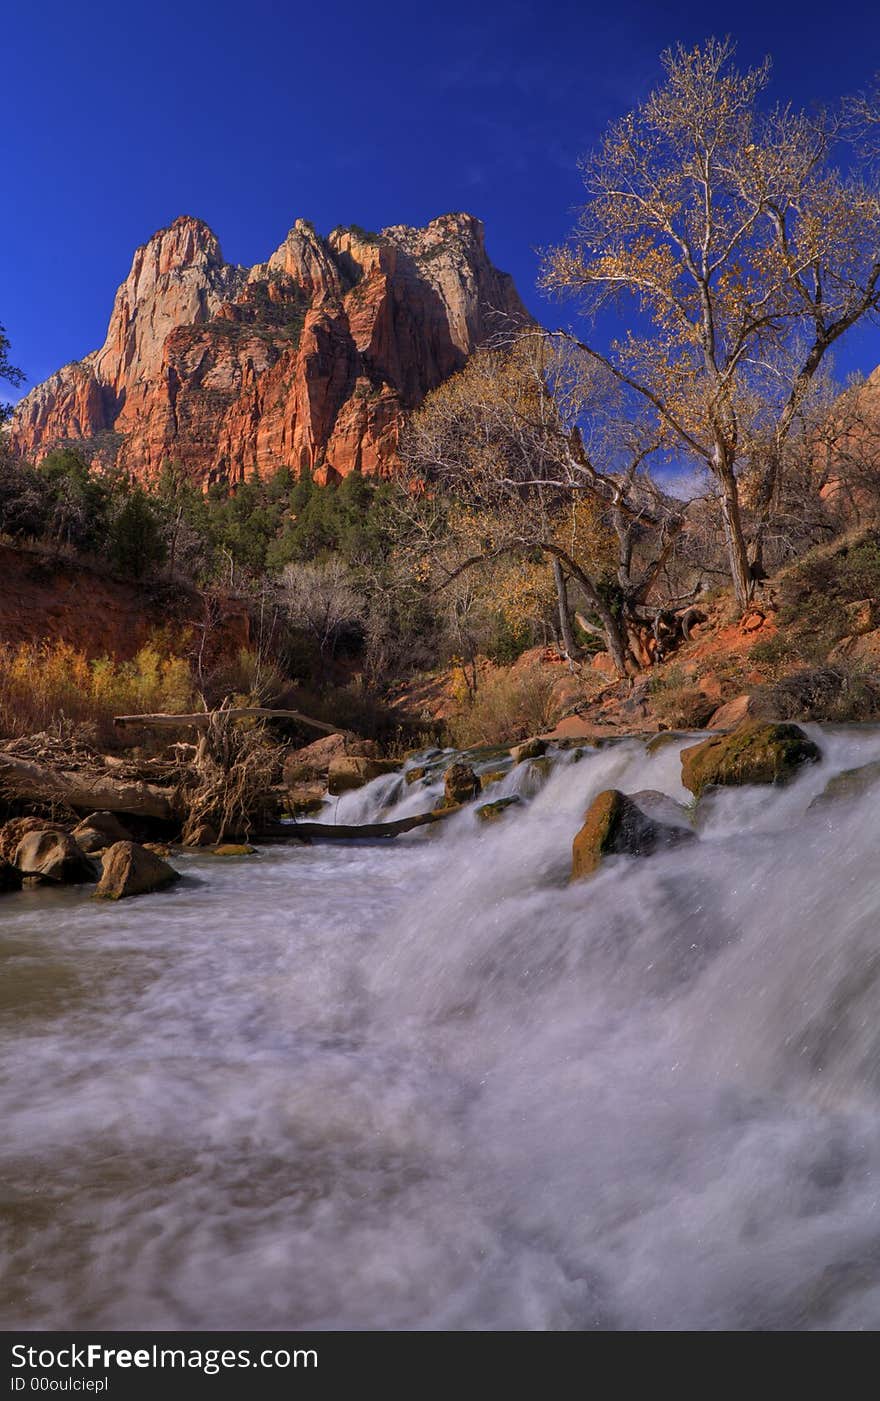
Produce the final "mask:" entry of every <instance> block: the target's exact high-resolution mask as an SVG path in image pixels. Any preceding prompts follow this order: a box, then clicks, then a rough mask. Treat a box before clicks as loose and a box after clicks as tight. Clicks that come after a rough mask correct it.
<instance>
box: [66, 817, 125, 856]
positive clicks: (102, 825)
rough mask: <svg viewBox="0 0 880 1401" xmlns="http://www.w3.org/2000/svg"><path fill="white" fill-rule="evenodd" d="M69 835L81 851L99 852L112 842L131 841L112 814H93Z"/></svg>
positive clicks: (85, 818) (84, 819)
mask: <svg viewBox="0 0 880 1401" xmlns="http://www.w3.org/2000/svg"><path fill="white" fill-rule="evenodd" d="M71 835H72V836H73V839H74V841H75V842H77V843H78V845H79V846H81V847H82V849H83V851H100V850H101V848H102V847H105V846H112V845H113V843H114V842H129V841H131V832H129V831H128V830H127V829H126V828H125V827H123V825H122V823H121V822H120V821H119V818H118V817H117V816H116V814H115V813H113V812H93V813H92V814H91V816H90V817H84V818H83V820H82V822H80V823H78V824H77V826H76V827H74V829H73V832H72V834H71ZM98 838H100V840H97V839H98ZM86 843H88V845H87V844H86Z"/></svg>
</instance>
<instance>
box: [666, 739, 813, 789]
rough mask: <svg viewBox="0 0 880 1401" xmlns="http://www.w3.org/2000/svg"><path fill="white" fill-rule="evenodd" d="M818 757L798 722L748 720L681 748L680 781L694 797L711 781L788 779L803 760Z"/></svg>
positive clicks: (722, 784)
mask: <svg viewBox="0 0 880 1401" xmlns="http://www.w3.org/2000/svg"><path fill="white" fill-rule="evenodd" d="M820 758H821V754H820V751H819V748H818V746H817V745H815V744H814V743H813V741H812V740H811V739H808V738H807V736H806V735H805V734H804V732H803V730H802V729H800V728H799V726H797V725H791V724H787V723H786V724H780V723H772V722H771V723H769V724H759V723H758V722H756V721H749V722H747V723H746V724H745V725H740V727H739V729H736V730H734V731H733V733H732V734H728V735H717V736H715V735H713V736H712V738H711V739H705V740H703V741H702V742H701V743H700V744H694V745H690V746H689V747H688V748H687V749H683V750H682V751H681V781H682V783H683V784H684V786H685V788H689V789H690V791H691V792H692V793H693V794H694V796H695V797H699V796H700V794H701V793H702V792H703V790H704V789H705V788H708V787H709V786H710V785H717V786H719V787H731V786H740V785H742V784H746V783H787V782H788V781H789V780H790V779H792V778H794V776H795V774H796V773H797V771H798V769H800V768H801V766H802V765H803V764H814V763H816V762H817V761H818V760H819V759H820Z"/></svg>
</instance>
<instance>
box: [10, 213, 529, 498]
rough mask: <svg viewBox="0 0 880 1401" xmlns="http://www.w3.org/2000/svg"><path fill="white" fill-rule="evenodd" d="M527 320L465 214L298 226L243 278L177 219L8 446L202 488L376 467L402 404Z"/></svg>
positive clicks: (27, 411) (388, 458)
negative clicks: (168, 467) (380, 225)
mask: <svg viewBox="0 0 880 1401" xmlns="http://www.w3.org/2000/svg"><path fill="white" fill-rule="evenodd" d="M527 319H528V318H527V316H526V313H525V311H524V309H523V307H522V303H521V302H520V300H519V297H518V295H517V293H516V290H515V288H514V286H513V283H512V281H511V279H510V278H509V277H508V276H507V275H506V274H504V273H500V272H498V271H497V269H495V268H494V267H493V266H492V264H491V262H490V261H489V258H488V256H487V254H486V250H485V245H484V241H483V226H482V224H481V223H480V221H479V220H478V219H475V218H473V217H472V216H471V215H469V214H447V215H444V216H443V217H442V218H440V219H435V220H433V221H432V222H431V223H430V224H429V225H428V226H427V227H426V228H424V229H412V228H407V227H405V226H403V225H396V226H394V227H393V228H388V229H385V230H383V232H382V233H381V234H378V235H374V234H365V233H364V232H363V231H361V230H356V229H337V230H335V231H334V232H333V233H332V234H330V235H329V237H328V238H321V237H320V236H319V235H318V234H316V233H315V231H314V229H313V228H312V226H311V225H310V224H308V223H307V222H306V221H305V220H302V219H300V220H297V222H296V224H295V225H294V227H293V228H292V229H291V230H290V232H289V234H288V235H287V237H286V238H285V240H284V242H283V243H282V244H281V246H280V247H279V248H277V249H276V250H275V252H274V253H273V254H272V255H271V257H270V258H269V259H268V261H267V262H266V263H261V264H258V265H257V266H256V267H254V268H251V269H250V270H248V269H245V268H239V267H233V266H231V265H230V264H228V263H225V262H224V261H223V257H222V254H221V251H220V245H219V244H218V242H217V239H216V238H215V236H214V234H213V233H212V232H211V230H210V229H209V228H208V227H207V225H206V224H204V223H202V221H201V220H199V219H192V218H189V217H184V218H180V219H177V220H175V222H174V223H173V224H172V225H171V226H170V228H168V229H163V230H161V231H160V232H159V233H157V234H155V235H154V236H153V238H151V239H150V240H149V242H148V243H146V244H144V246H143V247H142V248H139V249H138V250H137V252H136V253H135V256H134V261H133V263H132V267H131V271H130V273H129V275H128V277H127V278H126V280H125V282H124V283H123V284H122V286H121V287H120V288H119V291H118V292H117V294H116V300H115V302H114V306H113V312H112V315H111V318H110V325H109V327H108V330H107V338H106V340H105V342H104V344H103V346H102V347H101V348H100V350H97V351H94V352H92V353H91V354H90V355H88V356H86V357H85V359H84V360H81V361H78V362H76V363H74V364H71V365H66V366H64V367H63V368H62V369H61V370H59V371H58V372H57V373H56V374H54V375H52V376H51V377H50V378H49V379H48V380H46V381H45V382H44V383H43V384H40V385H38V386H37V387H36V388H35V389H33V390H32V391H31V393H30V394H28V395H27V396H26V398H25V399H23V400H22V402H21V403H20V404H19V406H18V408H17V410H16V413H15V417H14V420H13V424H12V442H13V445H14V447H15V448H16V449H17V450H18V451H20V452H21V453H22V454H23V455H24V456H26V457H31V458H34V459H36V460H39V459H40V458H41V457H43V456H45V455H46V453H47V452H49V451H50V450H51V448H52V447H54V446H56V445H57V444H58V443H59V442H65V441H71V440H73V441H75V442H78V443H80V444H81V449H82V450H83V451H84V452H85V453H86V454H87V455H89V456H91V457H92V458H93V459H99V460H104V461H108V460H115V461H116V462H117V463H118V464H119V465H120V466H122V467H124V468H125V469H127V470H128V471H130V472H132V473H133V474H134V475H136V476H138V477H142V478H149V477H151V476H153V475H155V474H156V473H157V472H158V471H159V470H160V468H161V465H162V463H163V462H165V461H167V460H170V459H173V460H175V461H177V462H179V463H180V464H182V465H183V466H184V467H186V468H187V469H188V470H189V472H190V474H191V475H192V476H193V478H194V479H197V480H199V481H202V482H208V481H215V480H227V481H229V482H232V483H234V482H236V481H240V480H242V479H243V478H244V477H246V476H249V475H250V474H251V473H252V472H254V471H256V472H257V473H259V474H260V475H262V476H265V475H269V474H271V473H272V472H273V471H275V470H276V469H277V468H279V467H283V466H286V467H290V468H291V469H292V470H293V471H294V472H300V471H302V470H304V469H306V468H308V469H309V470H311V471H312V472H314V473H315V475H316V478H317V480H319V481H321V480H327V479H328V478H331V477H343V476H345V475H346V474H347V473H348V472H351V471H353V470H361V471H363V472H365V473H386V472H388V471H391V470H393V467H394V464H395V460H396V450H397V435H398V429H399V425H400V420H401V414H402V413H403V411H405V410H406V409H409V408H412V407H414V406H415V405H417V404H418V403H420V402H421V400H422V399H423V398H424V396H425V395H426V394H427V393H428V391H429V390H430V389H433V388H434V387H435V386H436V385H437V384H439V383H440V382H441V381H442V380H443V379H445V378H446V377H447V376H448V375H450V374H452V373H453V372H454V371H455V370H457V369H459V368H460V367H461V365H462V364H463V363H464V360H465V358H466V356H467V355H468V354H469V353H470V352H471V351H472V350H473V349H474V348H475V347H476V346H477V345H479V344H480V343H481V342H483V341H485V340H486V339H487V338H488V337H489V336H491V335H493V334H495V333H496V332H498V331H500V330H503V329H505V327H508V328H509V327H510V325H511V324H514V323H516V324H519V323H521V322H522V321H524V320H527Z"/></svg>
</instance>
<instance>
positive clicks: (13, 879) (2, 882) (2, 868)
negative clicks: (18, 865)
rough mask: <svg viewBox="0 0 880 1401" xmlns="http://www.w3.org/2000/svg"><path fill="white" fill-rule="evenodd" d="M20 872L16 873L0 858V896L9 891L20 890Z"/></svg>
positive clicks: (13, 868) (12, 867)
mask: <svg viewBox="0 0 880 1401" xmlns="http://www.w3.org/2000/svg"><path fill="white" fill-rule="evenodd" d="M21 880H22V877H21V871H17V870H16V869H15V867H14V866H11V865H10V863H9V862H8V861H4V859H3V857H2V856H0V894H5V893H6V892H7V891H9V890H21Z"/></svg>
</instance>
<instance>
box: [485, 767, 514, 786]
mask: <svg viewBox="0 0 880 1401" xmlns="http://www.w3.org/2000/svg"><path fill="white" fill-rule="evenodd" d="M509 772H510V770H509V769H490V770H489V772H488V773H481V774H480V788H481V789H486V788H490V787H491V786H492V784H493V783H500V782H501V780H502V778H506V777H507V775H508V773H509Z"/></svg>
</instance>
